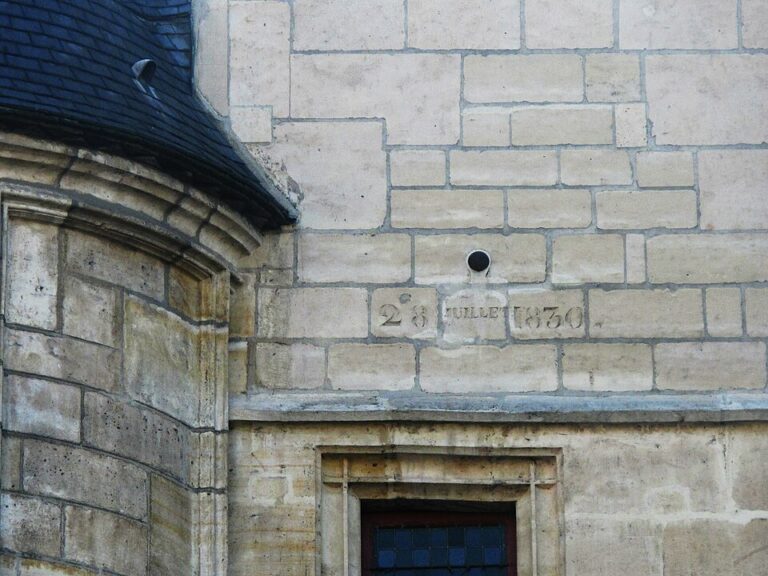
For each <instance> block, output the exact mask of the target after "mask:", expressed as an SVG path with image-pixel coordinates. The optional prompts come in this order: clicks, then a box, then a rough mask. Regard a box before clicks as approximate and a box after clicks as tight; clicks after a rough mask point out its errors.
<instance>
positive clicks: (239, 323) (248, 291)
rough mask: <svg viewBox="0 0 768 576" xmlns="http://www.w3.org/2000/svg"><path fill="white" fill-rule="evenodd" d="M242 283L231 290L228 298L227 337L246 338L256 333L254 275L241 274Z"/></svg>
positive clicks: (255, 278) (255, 277)
mask: <svg viewBox="0 0 768 576" xmlns="http://www.w3.org/2000/svg"><path fill="white" fill-rule="evenodd" d="M239 276H240V279H241V280H242V283H241V284H239V285H236V286H234V287H233V289H231V294H230V297H229V302H230V304H229V336H230V337H231V338H247V337H249V336H254V335H255V331H256V280H257V276H256V274H249V273H247V272H241V273H240V274H239Z"/></svg>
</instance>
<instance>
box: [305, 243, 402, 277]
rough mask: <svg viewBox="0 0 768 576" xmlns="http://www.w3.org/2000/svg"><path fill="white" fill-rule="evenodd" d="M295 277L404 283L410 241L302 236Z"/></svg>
mask: <svg viewBox="0 0 768 576" xmlns="http://www.w3.org/2000/svg"><path fill="white" fill-rule="evenodd" d="M298 273H299V280H300V281H302V282H316V283H321V282H347V283H349V282H351V283H355V284H367V283H374V284H381V283H390V284H394V283H399V282H407V281H408V279H409V278H410V277H411V237H410V236H408V235H407V234H362V235H358V234H356V235H341V234H302V235H301V236H299V267H298Z"/></svg>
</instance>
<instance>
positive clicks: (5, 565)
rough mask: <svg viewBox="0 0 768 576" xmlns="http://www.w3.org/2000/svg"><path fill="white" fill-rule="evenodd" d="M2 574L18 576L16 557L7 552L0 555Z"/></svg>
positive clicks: (0, 570)
mask: <svg viewBox="0 0 768 576" xmlns="http://www.w3.org/2000/svg"><path fill="white" fill-rule="evenodd" d="M0 576H17V572H16V558H15V557H13V556H10V555H7V554H3V555H0Z"/></svg>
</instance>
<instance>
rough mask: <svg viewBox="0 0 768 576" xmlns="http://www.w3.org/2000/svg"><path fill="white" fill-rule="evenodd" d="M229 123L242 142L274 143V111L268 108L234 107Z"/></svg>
mask: <svg viewBox="0 0 768 576" xmlns="http://www.w3.org/2000/svg"><path fill="white" fill-rule="evenodd" d="M229 122H230V125H231V126H232V131H233V132H234V133H235V136H237V138H238V140H240V142H243V143H247V144H248V143H265V142H272V109H271V108H270V107H268V106H233V107H232V108H230V110H229Z"/></svg>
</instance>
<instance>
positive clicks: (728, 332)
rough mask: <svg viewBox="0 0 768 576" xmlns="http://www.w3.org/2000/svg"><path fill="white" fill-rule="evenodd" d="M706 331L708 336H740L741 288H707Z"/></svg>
mask: <svg viewBox="0 0 768 576" xmlns="http://www.w3.org/2000/svg"><path fill="white" fill-rule="evenodd" d="M706 304H707V332H708V333H709V335H710V336H716V337H728V336H741V335H742V324H741V290H739V289H738V288H707V290H706ZM766 335H768V334H766Z"/></svg>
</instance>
